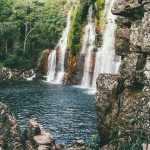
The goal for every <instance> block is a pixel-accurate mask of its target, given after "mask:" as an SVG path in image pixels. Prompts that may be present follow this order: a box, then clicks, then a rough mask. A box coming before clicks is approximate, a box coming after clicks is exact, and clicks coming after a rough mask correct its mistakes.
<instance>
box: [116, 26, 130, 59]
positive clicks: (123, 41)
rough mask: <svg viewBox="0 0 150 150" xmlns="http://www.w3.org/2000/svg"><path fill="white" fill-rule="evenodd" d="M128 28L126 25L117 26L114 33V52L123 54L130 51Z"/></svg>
mask: <svg viewBox="0 0 150 150" xmlns="http://www.w3.org/2000/svg"><path fill="white" fill-rule="evenodd" d="M130 33H131V31H130V29H129V28H128V27H123V28H121V27H117V30H116V34H115V50H116V54H117V55H120V56H125V55H127V54H129V53H130Z"/></svg>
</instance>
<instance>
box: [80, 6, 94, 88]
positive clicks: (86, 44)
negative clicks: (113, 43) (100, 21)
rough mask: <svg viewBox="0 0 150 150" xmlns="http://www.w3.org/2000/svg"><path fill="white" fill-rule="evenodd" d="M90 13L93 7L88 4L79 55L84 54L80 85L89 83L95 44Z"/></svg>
mask: <svg viewBox="0 0 150 150" xmlns="http://www.w3.org/2000/svg"><path fill="white" fill-rule="evenodd" d="M92 15H93V8H92V6H90V7H89V11H88V24H87V26H86V29H85V34H84V41H83V47H82V51H81V55H85V63H84V72H83V78H82V82H81V86H84V87H90V84H91V77H90V68H91V63H90V60H91V58H92V54H93V49H94V45H95V35H96V34H95V25H94V24H93V23H92Z"/></svg>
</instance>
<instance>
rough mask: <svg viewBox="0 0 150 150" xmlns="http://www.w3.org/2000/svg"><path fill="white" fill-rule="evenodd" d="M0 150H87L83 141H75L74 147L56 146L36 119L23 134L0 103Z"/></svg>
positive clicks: (7, 110) (7, 109) (10, 114)
mask: <svg viewBox="0 0 150 150" xmlns="http://www.w3.org/2000/svg"><path fill="white" fill-rule="evenodd" d="M0 127H1V128H0V133H1V135H0V148H1V149H2V150H85V149H86V148H85V142H84V141H83V140H77V141H75V142H74V143H73V144H72V146H68V147H65V146H64V145H62V144H56V143H55V139H54V138H53V136H52V135H51V134H50V133H48V132H46V131H45V130H44V128H43V127H42V125H41V124H40V123H39V122H38V121H37V119H36V118H32V119H30V120H29V121H28V124H27V128H26V130H25V131H24V132H23V133H22V134H21V132H20V128H19V126H18V125H17V122H16V119H15V117H14V116H13V114H12V113H11V111H10V109H9V108H8V107H7V106H6V105H5V104H3V103H1V102H0Z"/></svg>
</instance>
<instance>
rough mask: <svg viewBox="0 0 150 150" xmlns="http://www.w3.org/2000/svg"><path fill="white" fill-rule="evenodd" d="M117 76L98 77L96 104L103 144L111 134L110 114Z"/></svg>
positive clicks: (102, 75)
mask: <svg viewBox="0 0 150 150" xmlns="http://www.w3.org/2000/svg"><path fill="white" fill-rule="evenodd" d="M117 78H118V76H117V75H109V74H100V75H99V77H98V79H97V93H96V95H95V104H96V110H97V115H98V131H99V133H100V135H101V140H102V143H103V144H104V143H107V142H108V139H109V138H110V135H111V131H110V128H111V120H110V118H109V115H110V114H111V113H112V111H111V110H112V104H113V100H114V99H115V93H116V91H115V88H116V86H117V85H116V84H117Z"/></svg>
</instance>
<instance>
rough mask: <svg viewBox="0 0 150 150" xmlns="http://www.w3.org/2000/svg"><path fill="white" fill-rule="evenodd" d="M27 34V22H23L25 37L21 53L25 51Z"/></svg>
mask: <svg viewBox="0 0 150 150" xmlns="http://www.w3.org/2000/svg"><path fill="white" fill-rule="evenodd" d="M27 34H28V23H27V22H26V24H25V37H24V46H23V53H24V54H25V52H26V45H27Z"/></svg>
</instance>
